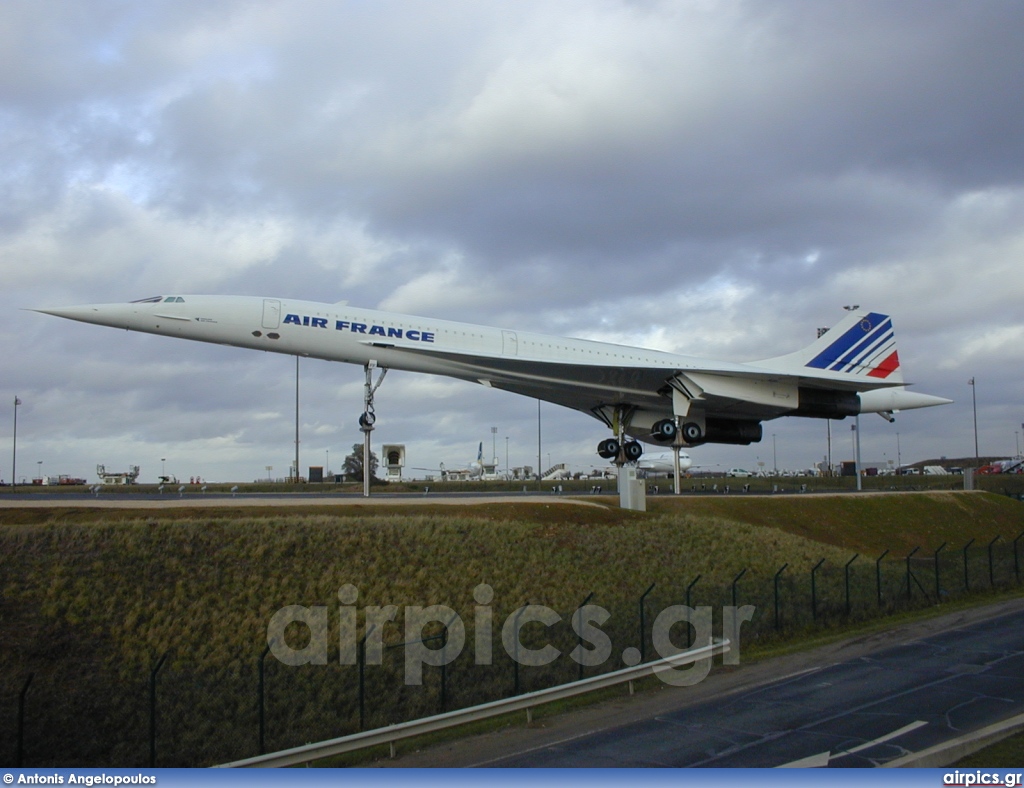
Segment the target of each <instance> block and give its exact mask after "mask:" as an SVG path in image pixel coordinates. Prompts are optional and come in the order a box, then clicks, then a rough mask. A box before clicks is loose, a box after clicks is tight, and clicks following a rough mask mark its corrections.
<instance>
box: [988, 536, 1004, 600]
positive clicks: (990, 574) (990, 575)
mask: <svg viewBox="0 0 1024 788" xmlns="http://www.w3.org/2000/svg"><path fill="white" fill-rule="evenodd" d="M1002 538H1003V537H1002V536H1000V535H999V534H996V538H995V539H993V540H992V541H991V542H989V543H988V584H989V585H990V586H991V587H992V588H995V587H996V575H995V571H994V570H993V568H992V545H994V544H995V543H996V542H998V541H999V540H1000V539H1002Z"/></svg>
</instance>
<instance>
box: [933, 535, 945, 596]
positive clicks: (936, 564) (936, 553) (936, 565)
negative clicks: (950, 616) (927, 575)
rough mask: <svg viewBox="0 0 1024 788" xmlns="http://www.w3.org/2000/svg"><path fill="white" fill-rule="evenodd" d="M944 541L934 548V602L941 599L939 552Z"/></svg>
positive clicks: (943, 545)
mask: <svg viewBox="0 0 1024 788" xmlns="http://www.w3.org/2000/svg"><path fill="white" fill-rule="evenodd" d="M946 544H947V543H946V542H943V543H942V544H940V545H939V546H938V548H937V549H936V550H935V604H938V603H939V602H941V601H942V588H941V586H940V585H939V553H941V552H942V549H943V548H944V547H945V546H946Z"/></svg>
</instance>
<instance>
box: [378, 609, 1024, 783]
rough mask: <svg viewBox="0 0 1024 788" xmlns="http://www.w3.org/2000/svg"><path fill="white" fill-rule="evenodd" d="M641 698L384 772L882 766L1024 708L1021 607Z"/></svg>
mask: <svg viewBox="0 0 1024 788" xmlns="http://www.w3.org/2000/svg"><path fill="white" fill-rule="evenodd" d="M993 614H995V615H994V617H988V618H986V617H985V616H986V615H988V616H993ZM837 657H838V659H837ZM649 695H650V697H646V698H645V697H643V696H638V697H637V698H632V699H627V700H623V701H618V702H616V703H615V704H612V708H610V709H605V710H601V709H597V710H585V711H583V712H577V713H573V714H566V715H562V716H561V717H559V718H556V719H554V720H553V721H548V722H547V723H546V725H547V727H545V728H543V729H539V730H538V729H533V730H531V729H529V728H510V729H506V730H504V731H498V732H495V733H491V734H486V735H484V736H478V737H474V738H472V739H467V740H465V741H462V742H456V743H453V744H449V745H442V746H439V747H436V748H432V749H431V750H426V751H424V752H422V753H410V754H408V755H406V756H404V757H402V758H400V759H398V760H397V761H391V762H390V763H389V764H383V765H391V764H393V765H398V766H426V765H437V766H441V765H444V766H540V767H555V766H572V767H614V766H619V767H644V766H648V767H679V766H711V767H766V766H783V765H807V766H812V765H813V766H839V767H858V766H877V765H880V764H883V763H885V762H886V761H890V760H893V759H895V758H897V757H900V756H902V755H905V754H907V753H908V752H917V751H920V750H923V749H925V748H927V747H930V746H932V745H935V744H938V743H940V742H942V741H945V740H948V739H951V738H955V737H957V736H960V735H962V734H964V733H967V732H970V731H973V730H976V729H979V728H982V727H984V726H986V725H989V724H991V723H994V722H997V721H1000V720H1003V719H1005V718H1007V717H1011V716H1014V715H1016V714H1020V713H1024V599H1021V600H1014V601H1013V602H1010V603H1002V604H1001V605H999V606H998V607H995V608H988V609H982V610H978V611H967V612H962V613H957V614H953V615H951V616H946V617H944V618H943V619H936V620H932V621H930V622H923V623H919V624H915V625H910V626H907V627H904V628H901V629H898V630H894V631H891V632H887V633H880V634H878V635H872V636H869V637H867V638H860V639H857V640H854V641H850V642H847V643H845V644H835V645H833V646H829V647H826V648H824V649H819V650H817V651H815V652H808V653H805V654H802V655H792V656H789V657H785V658H780V659H777V660H771V661H766V662H764V663H759V664H757V665H752V666H740V667H739V668H738V669H733V671H732V672H729V673H726V674H725V675H717V676H716V674H715V673H713V674H712V676H711V677H710V678H709V679H707V680H706V681H705V682H703V683H702V684H701V685H698V686H697V687H693V688H678V689H677V688H672V689H671V690H666V691H664V692H654V693H649Z"/></svg>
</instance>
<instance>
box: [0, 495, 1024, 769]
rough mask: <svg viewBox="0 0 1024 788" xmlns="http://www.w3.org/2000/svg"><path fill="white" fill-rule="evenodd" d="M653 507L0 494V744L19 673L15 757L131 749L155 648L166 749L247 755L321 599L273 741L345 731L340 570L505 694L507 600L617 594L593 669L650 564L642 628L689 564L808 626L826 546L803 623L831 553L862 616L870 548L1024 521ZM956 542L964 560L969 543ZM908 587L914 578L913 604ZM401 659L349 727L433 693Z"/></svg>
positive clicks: (209, 755) (574, 599)
mask: <svg viewBox="0 0 1024 788" xmlns="http://www.w3.org/2000/svg"><path fill="white" fill-rule="evenodd" d="M651 504H652V506H651V508H652V511H650V512H648V513H646V514H640V513H635V512H625V511H621V510H618V509H611V508H610V509H596V508H593V507H586V508H584V507H570V506H555V505H552V506H544V505H538V504H522V505H515V504H513V505H505V504H503V505H498V504H492V505H483V506H473V507H467V508H466V509H465V510H463V511H460V512H457V513H453V512H452V510H451V509H450V508H449V507H443V508H442V507H436V508H434V507H427V508H421V509H417V510H416V511H415V513H413V512H411V511H410V510H409V509H408V508H404V507H403V508H401V509H399V508H397V507H396V508H395V510H394V511H387V510H386V509H385V510H381V509H380V508H376V507H375V508H374V509H372V510H370V509H365V508H362V507H358V506H352V507H348V506H346V507H336V508H330V509H326V510H322V511H319V510H318V511H316V512H310V511H308V510H306V509H303V510H301V513H283V512H282V511H281V510H279V509H277V510H265V511H261V510H258V509H257V510H254V509H251V508H245V507H238V508H233V509H229V510H218V511H216V512H215V513H211V512H209V511H206V512H204V511H202V510H198V509H197V510H185V511H182V510H173V511H161V510H155V511H154V510H148V511H145V512H133V511H130V510H121V511H109V510H107V511H97V510H68V509H53V510H47V509H31V510H30V509H20V510H19V509H11V510H2V511H0V551H2V552H0V554H2V555H3V556H5V557H4V559H3V560H2V563H0V588H2V589H3V598H2V603H0V633H2V638H0V673H2V678H0V688H2V693H3V696H4V704H3V705H4V706H5V708H6V710H7V711H5V712H4V716H3V719H2V723H0V725H2V729H3V732H4V735H3V736H0V739H4V740H7V741H13V736H9V735H7V734H8V733H9V732H10V731H11V726H12V724H13V716H12V710H13V708H15V707H16V703H15V699H16V697H17V694H18V691H19V690H20V688H21V686H22V684H23V682H24V679H25V676H26V675H27V674H28V673H29V672H34V673H35V674H36V676H35V679H34V682H33V685H32V690H31V694H30V696H29V697H30V698H31V699H33V701H34V702H35V703H36V704H37V705H36V706H35V708H36V711H37V727H36V729H34V732H33V729H31V727H30V730H29V733H30V734H31V735H30V736H29V737H28V738H27V741H28V742H30V744H31V747H30V749H29V753H30V755H31V754H32V753H36V756H37V757H35V758H30V759H29V761H28V762H30V763H31V762H33V761H36V762H38V761H40V758H41V754H42V753H44V752H47V751H49V750H47V748H45V747H42V746H41V742H44V741H45V740H46V737H47V736H64V737H65V738H67V737H70V738H71V740H72V741H75V736H78V737H79V738H80V737H81V736H82V735H83V733H82V728H81V720H82V719H89V720H91V721H92V724H91V725H90V727H89V733H88V736H87V738H90V741H86V742H85V743H81V742H77V743H75V744H73V745H65V746H64V748H63V749H59V750H56V752H58V753H60V755H59V756H57V761H56V762H58V763H65V764H68V763H85V762H92V763H97V762H102V763H106V764H107V765H115V764H116V765H121V764H124V765H139V764H140V763H144V762H145V753H146V752H147V749H146V739H145V730H146V726H145V719H146V718H147V717H146V714H147V712H146V709H147V706H146V689H145V687H146V682H147V681H148V679H149V677H150V673H149V671H150V669H151V668H152V666H153V665H154V663H155V661H156V659H157V658H158V657H159V656H160V655H162V654H164V653H169V654H170V657H169V661H168V663H167V665H166V667H164V668H163V672H162V673H161V674H160V681H161V682H162V683H161V684H160V686H161V687H162V688H163V693H164V695H161V697H162V698H166V697H167V696H172V698H173V699H176V700H177V705H176V706H174V708H173V709H167V708H166V707H162V708H164V711H163V712H162V717H161V718H162V719H164V720H165V722H164V724H163V725H162V726H161V736H162V737H163V739H162V740H161V752H165V753H167V754H166V755H165V756H164V758H165V760H164V761H162V764H163V765H171V764H174V765H178V764H186V763H187V764H202V763H210V762H216V761H223V760H230V759H233V758H238V757H244V756H246V755H251V754H254V752H255V750H254V747H255V735H256V734H255V727H256V720H255V703H254V693H255V687H256V679H255V675H254V666H255V664H256V660H257V658H258V657H259V655H260V653H261V652H262V651H263V649H264V647H265V644H266V633H267V622H268V621H269V619H270V617H271V616H272V615H273V614H274V612H276V611H277V610H279V609H280V608H282V607H283V606H285V605H292V604H298V605H306V606H314V605H322V606H326V607H327V608H328V610H329V613H330V637H329V640H328V642H329V644H330V657H331V664H329V665H328V666H313V665H310V666H305V667H303V668H286V667H284V666H282V665H280V664H279V663H276V662H275V661H274V660H273V659H272V658H271V659H269V660H268V662H267V685H268V700H267V703H268V710H267V715H268V734H267V747H268V748H269V749H277V748H280V747H284V746H291V745H294V744H298V743H302V742H304V741H310V740H316V739H317V738H327V737H329V736H336V735H340V734H342V733H346V732H350V731H352V730H354V726H355V725H356V724H357V721H358V710H357V709H358V707H357V697H356V695H355V693H354V682H355V673H354V671H355V668H354V667H349V666H340V665H338V663H337V643H338V641H339V637H340V636H342V635H343V634H344V633H343V632H341V630H340V626H341V625H340V624H339V622H340V620H341V616H340V615H339V614H338V606H339V602H338V596H337V594H338V589H339V588H340V587H341V586H342V585H345V584H348V583H351V584H353V585H355V586H356V587H357V588H358V590H359V598H358V600H357V602H356V605H357V606H358V607H359V609H360V611H362V610H363V609H364V608H365V606H367V605H389V604H392V605H397V606H399V607H400V608H402V607H404V606H406V605H432V604H444V605H447V606H449V607H451V608H452V609H453V610H454V611H456V612H458V613H459V614H460V615H461V616H462V619H463V621H464V622H465V623H466V626H467V639H466V642H467V646H466V649H465V651H464V653H463V654H462V656H460V658H459V661H457V662H455V663H453V664H452V665H451V666H450V667H449V669H448V674H449V683H448V686H447V692H448V703H449V707H454V706H460V705H468V704H470V703H473V702H480V701H481V700H488V699H493V698H495V697H502V696H504V695H507V694H508V692H509V691H510V688H511V686H512V681H513V672H512V666H511V663H510V661H509V660H508V658H507V657H506V656H505V654H504V652H503V650H502V648H501V645H500V630H501V624H502V623H503V622H504V621H505V620H506V619H507V618H508V617H509V616H510V615H512V614H513V613H514V612H515V611H516V610H517V609H518V608H519V607H520V606H521V605H522V604H523V603H524V602H531V603H534V604H543V605H547V606H548V607H551V608H553V609H554V610H556V611H558V612H559V613H560V614H561V615H562V617H563V619H567V618H568V617H569V615H570V614H571V612H572V611H573V610H574V609H575V608H576V607H577V606H578V605H579V604H580V602H581V601H582V600H583V598H584V597H585V596H587V594H589V593H590V592H594V598H593V600H592V602H593V603H594V604H599V605H601V606H603V607H605V608H607V609H608V610H609V611H610V612H611V613H612V618H611V619H610V620H609V622H608V623H607V625H605V626H604V627H602V628H603V629H604V630H605V631H606V632H607V633H608V634H609V636H610V638H611V640H612V642H613V644H614V648H613V652H612V658H611V660H609V664H608V665H606V666H602V667H600V668H591V669H589V670H590V671H591V672H592V671H594V670H602V669H612V668H615V667H619V666H620V665H621V662H620V656H619V655H620V654H621V652H622V649H623V648H624V647H625V646H632V645H637V644H638V635H637V632H638V628H637V625H638V601H639V598H640V595H641V594H642V593H643V592H644V590H645V589H647V587H648V586H650V585H651V584H652V583H653V584H654V585H655V590H654V591H653V592H652V593H651V594H650V596H648V598H647V611H648V615H649V618H648V620H647V627H648V637H649V628H650V623H651V620H652V619H653V617H654V615H656V613H657V612H658V611H660V610H662V609H664V608H665V607H667V606H668V605H670V604H678V603H681V602H682V601H683V598H684V592H685V589H686V587H687V585H688V584H690V583H691V581H693V580H694V578H696V577H698V576H700V580H699V583H697V584H696V585H695V587H694V589H693V603H694V604H695V605H696V604H701V605H712V606H714V607H716V608H718V607H719V606H720V605H722V604H724V603H727V602H728V601H729V597H730V594H731V590H732V589H731V584H732V582H733V581H734V579H735V578H736V576H737V575H738V574H739V573H740V572H742V571H744V570H746V571H745V574H744V575H743V578H742V581H741V582H740V584H739V586H738V589H737V590H738V602H739V603H740V604H756V605H757V606H758V613H757V617H756V619H755V621H754V622H752V626H751V628H750V630H749V631H750V634H751V636H752V637H753V638H754V639H762V640H764V639H771V638H779V637H782V636H784V634H785V632H786V631H790V632H792V631H794V630H795V629H801V628H805V627H807V626H808V625H809V623H808V622H809V621H810V618H811V614H810V613H808V612H807V607H808V601H807V598H806V597H807V591H806V589H805V586H806V584H807V578H808V573H809V572H810V570H811V567H813V566H814V565H815V564H817V563H818V562H819V561H820V560H821V559H825V565H824V566H823V568H822V570H821V572H820V573H819V574H818V575H817V577H816V579H817V582H818V597H817V600H816V607H815V609H814V613H815V614H816V615H817V619H816V620H817V623H818V624H819V625H820V624H821V623H822V622H823V621H826V622H827V621H829V620H831V621H836V620H839V619H844V620H845V616H844V615H843V613H842V607H843V605H842V602H843V600H842V574H841V567H842V566H843V565H844V564H845V563H846V562H847V561H849V559H850V556H851V555H852V554H853V553H855V552H860V553H863V554H864V555H865V559H862V560H861V563H860V564H859V565H857V566H856V569H857V570H858V571H859V572H860V574H859V575H855V580H856V581H857V582H855V593H854V594H853V595H852V607H853V610H852V613H853V615H854V616H855V617H864V616H866V615H875V614H876V613H877V610H876V607H875V604H874V599H875V586H874V585H873V583H874V582H875V576H874V566H873V565H872V564H873V559H874V558H875V557H877V556H878V555H879V554H880V553H881V552H882V551H883V550H886V549H889V550H891V551H892V553H891V556H892V557H894V558H895V559H897V560H895V561H891V560H889V559H887V560H886V561H885V562H883V565H884V566H886V567H888V569H889V570H891V571H889V572H888V573H887V575H886V578H885V583H886V585H885V596H886V605H887V606H888V605H889V604H890V602H891V601H892V600H893V599H895V598H897V596H898V597H899V598H901V599H902V594H903V591H902V585H901V584H902V567H903V561H902V560H901V559H902V558H903V557H904V556H905V555H906V554H907V553H908V552H909V551H910V550H911V549H913V547H916V546H919V545H920V546H922V548H923V551H922V554H925V553H927V554H928V555H929V556H930V555H931V553H932V552H933V551H934V550H935V549H936V548H937V547H938V546H939V544H941V543H942V542H944V541H946V542H949V544H950V550H952V549H953V548H960V547H961V546H962V545H963V544H965V543H966V542H967V541H968V540H969V539H971V538H975V539H976V540H977V543H978V545H985V544H987V543H988V542H989V541H990V540H992V539H993V538H994V537H995V536H997V535H998V536H1000V537H1001V538H1002V540H1003V543H1004V544H1006V543H1009V542H1010V541H1011V540H1012V539H1013V538H1014V537H1016V536H1017V535H1018V534H1019V533H1020V532H1021V530H1022V529H1024V506H1022V505H1021V504H1020V503H1019V502H1017V501H1013V500H1010V499H1008V498H1005V497H999V496H992V495H985V494H969V495H968V494H948V493H947V494H921V495H910V496H906V495H904V496H896V497H889V496H885V497H856V498H853V497H851V498H850V499H848V500H847V499H845V498H841V499H835V498H810V497H805V498H799V497H796V498H772V499H757V500H755V499H749V498H748V499H743V498H714V499H687V500H683V501H675V500H656V501H652V502H651ZM974 552H975V553H976V554H977V556H976V557H975V561H977V560H980V559H981V557H982V554H983V553H984V550H980V549H976V550H975V551H974ZM867 556H870V558H871V559H872V560H870V561H868V560H867ZM1006 556H1007V554H1006V553H1005V550H1004V554H1003V559H1002V563H1000V564H998V565H997V571H998V578H999V580H1000V582H1004V583H1005V582H1007V581H1012V580H1013V569H1012V563H1011V564H1008V563H1007V560H1008V559H1007V557H1006ZM953 558H954V556H951V558H950V560H951V562H952V560H953ZM783 564H788V565H789V567H788V569H787V570H786V575H785V577H786V578H787V579H788V581H789V582H788V584H786V585H783V586H782V589H783V595H784V608H785V610H784V618H783V621H782V627H781V630H780V631H781V634H779V633H778V632H776V630H775V628H774V621H773V620H772V618H773V611H772V610H771V597H770V591H771V588H772V577H773V575H774V574H775V573H776V572H777V570H778V569H779V567H781V566H782V565H783ZM930 565H931V563H930V560H929V563H928V564H927V565H926V566H925V567H924V568H923V569H921V570H920V571H921V572H924V571H926V570H927V567H928V566H930ZM829 568H831V569H832V570H833V571H832V573H831V574H828V573H827V572H826V570H827V569H829ZM836 568H840V570H839V571H840V574H838V575H837V574H836V573H835V569H836ZM869 570H870V571H869ZM959 572H960V570H959V569H955V568H954V567H952V566H951V567H950V568H949V571H948V574H949V575H950V576H949V577H948V578H946V579H944V581H943V585H944V586H947V585H948V586H952V584H953V581H954V579H955V578H954V576H955V577H959V576H960V575H959ZM972 572H973V574H974V575H975V577H976V578H977V580H976V581H975V583H976V584H975V588H981V587H987V585H988V582H987V574H986V569H985V567H984V566H982V565H981V564H978V565H977V566H976V567H973V568H972ZM983 577H984V581H983ZM922 580H923V585H924V587H930V584H931V580H930V576H928V575H923V574H922ZM480 583H486V584H488V585H490V586H491V587H492V588H493V590H494V598H493V602H492V604H491V607H492V609H493V614H494V621H495V627H494V630H495V632H494V634H495V638H496V643H495V646H494V654H495V657H494V665H492V666H476V665H473V664H472V663H473V643H474V635H473V619H474V606H475V604H476V602H475V601H474V599H473V590H474V588H475V587H476V586H477V585H478V584H480ZM922 592H923V588H922V589H921V591H918V589H917V588H915V589H914V592H913V593H914V595H915V596H916V598H917V599H918V600H919V601H920V600H921V598H922V597H921V593H922ZM932 601H933V600H932ZM785 606H788V607H785ZM719 620H720V619H719ZM360 621H361V619H360ZM401 621H402V615H401V611H399V615H398V619H397V624H396V625H388V626H387V627H386V628H385V642H387V643H400V642H401V641H402V640H403V637H404V635H403V632H402V630H401ZM360 626H361V624H360ZM531 626H532V627H533V629H532V630H529V631H526V632H525V633H524V640H526V641H531V640H532V641H535V642H536V643H538V644H543V643H545V642H552V643H554V644H555V645H556V646H557V647H558V648H560V649H561V650H562V651H563V654H566V653H567V652H568V651H569V650H570V649H571V648H572V646H573V645H575V636H574V635H573V634H572V633H571V631H569V630H568V627H567V626H564V625H560V626H556V627H552V628H551V629H549V630H548V631H547V632H545V631H544V630H543V628H541V627H540V626H539V625H531ZM677 634H678V633H677ZM291 635H294V637H295V639H294V640H293V641H292V642H291V645H293V646H295V647H301V646H302V645H303V643H302V637H303V636H304V633H303V631H302V628H301V627H296V628H295V630H294V631H292V632H291ZM648 649H650V644H649V640H648ZM401 654H402V649H394V650H385V659H384V662H385V664H384V665H382V666H368V667H367V682H368V683H367V720H366V724H367V727H369V726H373V725H380V724H387V723H390V722H397V721H400V720H401V719H406V718H409V717H412V716H419V715H422V714H426V713H432V712H434V711H436V710H437V708H438V706H437V704H438V698H439V687H438V681H439V678H438V675H437V674H438V671H437V669H436V668H434V669H429V670H428V675H426V677H425V683H424V686H423V687H406V686H404V685H403V682H402V679H401V675H402V664H401ZM648 656H650V650H649V651H648ZM613 663H614V664H613ZM520 673H521V674H522V675H521V681H522V682H523V684H522V687H523V689H536V688H539V687H540V686H546V685H547V684H550V683H554V682H555V681H563V680H570V679H572V678H574V677H575V675H576V666H575V663H571V662H568V660H567V658H566V657H564V656H563V658H562V659H561V660H559V662H558V664H554V663H553V664H552V666H548V667H546V668H524V669H522V670H521V671H520ZM98 697H102V698H104V699H105V701H104V702H100V701H98V700H96V698H98ZM165 702H166V701H165ZM127 707H130V708H131V710H126V708H127ZM43 709H45V714H46V715H48V716H47V717H46V721H45V722H43V721H42V718H41V717H39V715H42V714H43V711H42V710H43ZM172 712H173V713H172ZM30 718H31V717H30ZM172 720H174V722H172ZM232 726H234V727H233V728H232ZM229 729H230V730H229ZM111 739H113V741H114V743H113V744H112V743H111V741H110V740H111ZM33 742H34V743H33ZM33 747H34V748H35V749H32V748H33ZM69 753H73V754H69ZM3 755H4V757H6V756H7V754H6V753H4V754H3ZM97 759H98V760H97Z"/></svg>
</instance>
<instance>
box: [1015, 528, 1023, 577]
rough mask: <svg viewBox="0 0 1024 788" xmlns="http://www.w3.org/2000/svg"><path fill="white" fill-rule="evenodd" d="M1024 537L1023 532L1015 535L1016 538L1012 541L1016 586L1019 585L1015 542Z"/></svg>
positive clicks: (1018, 562)
mask: <svg viewBox="0 0 1024 788" xmlns="http://www.w3.org/2000/svg"><path fill="white" fill-rule="evenodd" d="M1022 536H1024V531H1021V532H1020V533H1019V534H1017V538H1016V539H1014V540H1013V576H1014V577H1016V578H1017V585H1020V561H1019V560H1018V559H1017V542H1019V541H1020V538H1021V537H1022Z"/></svg>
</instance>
